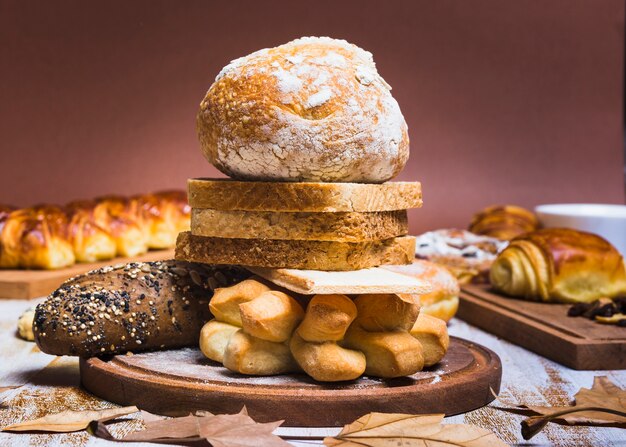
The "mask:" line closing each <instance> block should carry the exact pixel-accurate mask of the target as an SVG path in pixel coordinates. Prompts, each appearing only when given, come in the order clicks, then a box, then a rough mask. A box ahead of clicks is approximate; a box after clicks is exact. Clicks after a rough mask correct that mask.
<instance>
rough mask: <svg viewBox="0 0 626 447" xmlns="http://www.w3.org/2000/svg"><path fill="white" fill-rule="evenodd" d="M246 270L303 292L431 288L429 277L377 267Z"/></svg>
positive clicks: (423, 290)
mask: <svg viewBox="0 0 626 447" xmlns="http://www.w3.org/2000/svg"><path fill="white" fill-rule="evenodd" d="M248 270H250V271H251V272H252V273H254V274H256V275H258V276H260V277H262V278H265V279H267V280H268V281H271V282H273V283H274V284H276V285H278V286H281V287H284V288H285V289H288V290H291V291H292V292H296V293H301V294H303V295H317V294H323V295H327V294H335V293H340V294H344V295H361V294H364V293H415V294H420V295H422V294H425V293H429V292H431V291H432V287H431V285H430V283H429V282H428V281H425V280H423V279H420V278H414V277H412V276H407V275H403V274H400V273H395V272H392V271H389V270H385V269H383V268H378V267H373V268H369V269H362V270H354V271H351V272H322V271H319V270H296V269H272V268H266V267H248Z"/></svg>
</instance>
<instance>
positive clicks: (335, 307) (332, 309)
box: [298, 294, 357, 342]
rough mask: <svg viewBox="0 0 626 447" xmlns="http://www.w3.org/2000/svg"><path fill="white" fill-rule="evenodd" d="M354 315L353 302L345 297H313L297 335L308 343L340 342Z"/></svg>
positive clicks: (355, 311)
mask: <svg viewBox="0 0 626 447" xmlns="http://www.w3.org/2000/svg"><path fill="white" fill-rule="evenodd" d="M356 314H357V310H356V306H355V304H354V302H353V301H352V300H351V299H350V298H348V297H347V296H345V295H337V294H334V295H315V296H314V297H313V298H312V299H311V301H310V302H309V305H308V306H307V308H306V314H305V316H304V320H302V323H300V326H298V334H299V335H300V337H302V338H303V339H304V340H306V341H309V342H327V341H339V340H342V339H343V337H344V335H345V334H346V331H347V330H348V327H349V326H350V324H351V323H352V322H353V321H354V319H355V318H356Z"/></svg>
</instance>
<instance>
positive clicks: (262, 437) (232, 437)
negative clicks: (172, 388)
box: [89, 407, 290, 447]
mask: <svg viewBox="0 0 626 447" xmlns="http://www.w3.org/2000/svg"><path fill="white" fill-rule="evenodd" d="M148 419H149V420H145V429H144V430H140V431H136V432H133V433H129V434H128V435H126V436H124V437H123V438H116V437H115V436H113V435H112V434H111V433H110V432H109V431H108V429H107V428H106V427H105V425H104V424H102V423H99V422H94V423H93V424H91V426H90V428H89V429H90V432H91V433H92V434H94V435H95V436H98V437H100V438H103V439H107V440H109V441H118V442H141V441H143V442H158V443H161V444H179V443H187V442H195V441H203V440H206V441H208V442H210V443H211V445H212V446H213V447H251V446H254V447H258V446H259V445H262V446H268V447H290V444H288V443H287V442H285V441H283V440H282V439H281V438H279V437H278V436H276V435H273V434H272V432H273V431H274V430H275V429H276V428H277V427H278V426H279V425H281V424H282V423H283V421H276V422H268V423H257V422H255V421H254V420H253V419H252V418H251V417H250V416H248V413H247V411H246V408H245V407H244V408H243V409H242V410H241V412H239V413H237V414H220V415H213V414H211V413H209V412H206V411H198V412H197V413H196V414H195V415H189V416H183V417H178V418H172V419H158V418H157V417H155V416H154V415H150V416H149V418H148Z"/></svg>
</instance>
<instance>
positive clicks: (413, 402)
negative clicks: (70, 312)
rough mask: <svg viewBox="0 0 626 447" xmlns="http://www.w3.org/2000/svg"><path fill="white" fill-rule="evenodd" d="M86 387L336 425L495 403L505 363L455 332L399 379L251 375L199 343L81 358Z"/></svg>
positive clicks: (184, 410) (128, 401)
mask: <svg viewBox="0 0 626 447" xmlns="http://www.w3.org/2000/svg"><path fill="white" fill-rule="evenodd" d="M80 373H81V380H82V384H83V386H84V387H85V388H86V389H87V390H88V391H90V392H92V393H93V394H95V395H96V396H99V397H101V398H103V399H106V400H109V401H111V402H115V403H117V404H120V405H136V406H138V407H139V408H141V409H143V410H146V411H149V412H152V413H156V414H163V415H172V416H176V415H183V414H189V413H190V412H193V411H196V410H207V411H210V412H212V413H236V412H239V410H241V407H242V406H243V405H246V407H247V408H248V413H249V414H250V416H251V417H252V418H254V419H255V420H256V421H258V422H269V421H275V420H280V419H284V420H285V423H284V424H283V425H285V426H302V427H331V426H341V425H345V424H347V423H350V422H352V421H354V420H355V419H357V418H359V417H361V416H363V415H364V414H367V413H370V412H373V411H377V412H386V413H445V414H447V415H451V414H457V413H463V412H466V411H470V410H473V409H475V408H478V407H481V406H483V405H486V404H488V403H489V402H491V401H492V400H493V399H494V397H493V394H492V393H491V391H490V388H491V389H493V391H495V392H496V393H497V392H498V391H499V389H500V379H501V376H502V364H501V363H500V359H499V358H498V356H497V355H496V354H495V353H494V352H493V351H490V350H489V349H487V348H485V347H483V346H480V345H477V344H475V343H471V342H469V341H466V340H463V339H460V338H456V337H451V339H450V348H449V350H448V353H447V354H446V356H445V358H444V359H443V360H442V361H441V362H440V363H439V364H438V365H435V366H434V367H431V368H429V369H428V370H424V371H421V372H419V373H417V374H414V375H412V376H408V377H402V378H398V379H386V380H383V379H375V378H369V377H362V378H360V379H358V380H355V381H351V382H339V383H318V382H315V381H313V380H312V379H310V378H309V377H308V376H306V375H304V374H292V375H281V376H271V377H251V376H244V375H241V374H237V373H233V372H231V371H229V370H227V369H226V368H224V367H223V366H221V365H220V364H218V363H215V362H212V361H210V360H208V359H206V358H205V357H204V356H203V355H202V353H201V352H200V351H199V350H198V349H195V348H185V349H178V350H172V351H161V352H149V353H144V354H135V355H131V356H125V355H118V356H115V357H112V358H110V359H99V358H92V359H87V360H81V362H80Z"/></svg>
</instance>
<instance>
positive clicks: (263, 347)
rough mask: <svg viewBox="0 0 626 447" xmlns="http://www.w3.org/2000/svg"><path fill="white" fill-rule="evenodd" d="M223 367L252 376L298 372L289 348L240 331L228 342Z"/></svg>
mask: <svg viewBox="0 0 626 447" xmlns="http://www.w3.org/2000/svg"><path fill="white" fill-rule="evenodd" d="M224 366H225V367H226V368H228V369H230V370H231V371H236V372H239V373H241V374H249V375H253V376H271V375H274V374H285V373H289V372H294V371H298V370H299V368H298V365H297V363H296V362H295V361H294V359H293V357H292V356H291V351H290V350H289V346H287V345H286V344H284V343H275V342H272V341H267V340H263V339H260V338H257V337H253V336H252V335H249V334H247V333H245V332H244V331H243V330H242V329H239V330H238V331H237V332H235V333H234V334H233V335H232V336H231V337H230V339H229V340H228V346H227V347H226V351H225V352H224Z"/></svg>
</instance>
